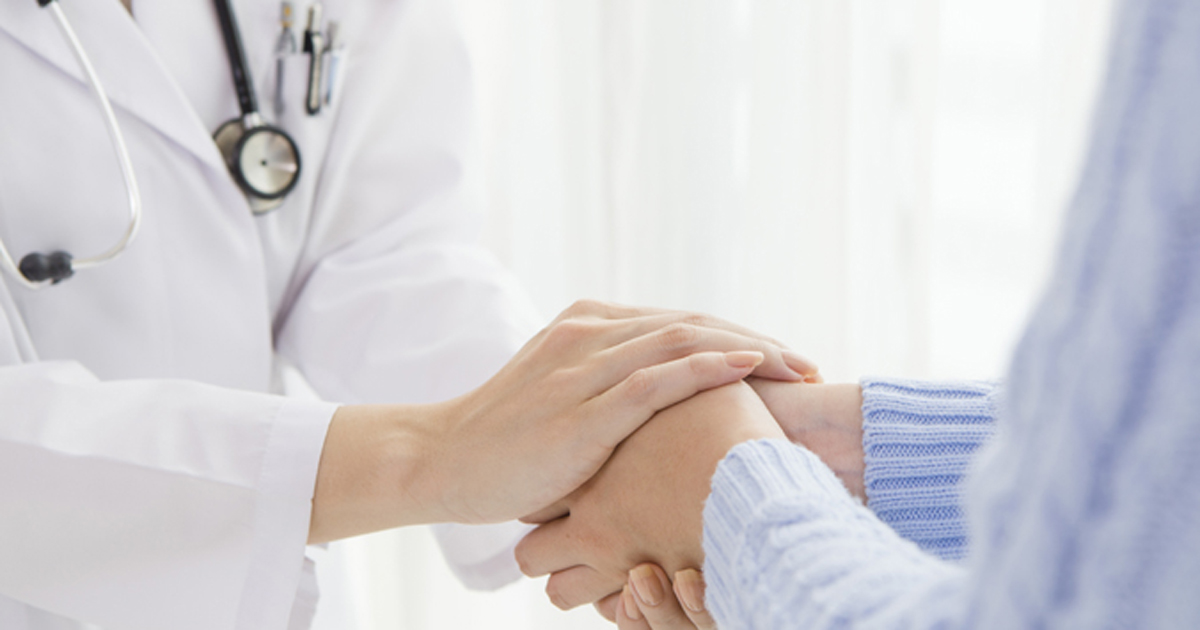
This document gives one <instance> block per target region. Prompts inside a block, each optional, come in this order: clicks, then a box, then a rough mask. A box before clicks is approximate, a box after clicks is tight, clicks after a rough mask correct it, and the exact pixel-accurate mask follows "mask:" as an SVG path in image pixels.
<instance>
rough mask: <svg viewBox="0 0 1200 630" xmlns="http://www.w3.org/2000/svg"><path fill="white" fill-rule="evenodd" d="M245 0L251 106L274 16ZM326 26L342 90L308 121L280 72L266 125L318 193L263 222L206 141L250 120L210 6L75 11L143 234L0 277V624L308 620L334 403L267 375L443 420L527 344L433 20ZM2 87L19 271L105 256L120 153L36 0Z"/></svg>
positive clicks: (4, 18)
mask: <svg viewBox="0 0 1200 630" xmlns="http://www.w3.org/2000/svg"><path fill="white" fill-rule="evenodd" d="M234 4H235V6H236V9H237V11H238V17H239V20H240V22H241V26H242V31H243V35H244V38H245V40H246V48H247V51H248V54H249V57H250V61H251V65H252V69H253V71H254V72H255V73H256V74H255V79H256V84H257V86H258V92H259V95H260V100H261V101H262V102H263V103H264V104H265V103H268V102H269V101H268V99H267V98H266V95H268V94H270V93H271V86H272V85H273V83H274V81H275V77H274V72H273V68H274V64H273V59H272V58H271V51H272V50H273V40H274V37H275V35H276V33H277V29H278V21H277V20H278V11H279V5H278V3H277V2H275V1H273V0H243V1H239V2H235V3H234ZM325 5H326V14H327V16H328V17H329V18H330V19H337V20H340V21H341V26H342V30H343V33H344V34H345V35H346V42H347V45H348V46H349V49H348V53H349V54H350V57H349V59H348V60H347V61H348V62H347V63H346V64H345V66H344V69H345V76H344V84H343V86H342V87H343V89H342V93H341V94H340V95H339V98H338V101H337V103H338V104H337V105H336V106H335V107H334V108H333V109H332V111H328V112H326V113H325V114H323V115H322V116H320V117H316V118H307V117H305V116H303V115H302V114H301V107H300V106H299V103H301V100H300V99H301V91H302V89H303V86H302V85H301V82H300V81H299V80H297V77H298V76H299V75H300V74H301V72H302V70H301V67H302V65H306V64H307V58H306V57H304V58H302V57H300V56H297V57H296V58H291V59H288V60H287V61H286V65H287V66H288V69H287V73H288V74H287V77H288V78H289V79H290V81H289V83H287V84H286V87H287V88H288V90H289V94H290V98H291V102H292V104H293V107H292V108H290V109H289V110H288V112H286V113H285V114H284V116H283V119H282V120H280V121H277V122H279V123H280V124H281V125H282V126H284V127H285V128H287V129H288V130H289V132H290V133H292V134H293V136H294V137H295V138H296V140H297V141H298V143H299V145H300V147H301V150H302V152H303V168H304V172H303V174H302V179H301V183H300V186H299V187H298V188H297V189H296V190H295V191H294V192H293V193H292V195H291V196H290V197H289V198H288V200H287V202H286V203H285V204H284V206H283V207H282V208H280V209H279V210H278V211H276V212H275V213H273V214H271V215H269V216H267V217H264V218H260V219H255V218H252V217H251V214H250V212H249V210H248V208H247V205H246V201H245V199H244V198H243V196H242V194H241V192H240V191H239V190H238V189H237V188H236V186H235V185H234V183H233V181H232V179H231V177H230V175H229V174H228V172H227V171H226V169H225V166H224V164H223V163H222V161H221V158H220V156H219V155H218V154H217V151H216V149H215V147H214V145H213V143H212V140H211V139H210V133H211V132H212V131H213V130H214V129H215V128H216V127H217V125H218V124H219V123H221V122H223V121H224V120H226V119H228V118H231V117H233V116H234V115H236V100H235V98H234V94H233V86H232V82H231V80H230V77H229V70H228V65H227V61H226V57H225V54H224V51H223V49H222V43H221V39H220V36H219V32H218V29H217V25H216V19H215V15H214V14H213V10H212V6H211V3H205V2H185V3H181V2H177V1H176V0H139V2H138V4H137V7H136V15H137V18H138V22H137V23H135V22H134V21H133V19H132V18H131V16H130V15H129V14H128V13H127V12H125V10H124V9H123V8H122V7H121V5H120V4H119V3H116V2H70V3H66V4H65V6H64V10H65V11H66V12H67V14H68V15H69V17H70V18H71V20H72V21H73V23H74V25H75V28H76V30H77V31H78V32H79V34H80V37H81V39H82V40H83V43H84V44H85V46H86V47H87V49H88V51H89V52H90V53H91V56H92V59H93V62H94V63H95V65H96V68H97V70H98V72H99V74H100V75H101V77H102V78H103V79H104V80H105V82H106V87H107V88H108V91H109V93H110V95H111V97H112V100H113V103H114V106H115V108H116V111H117V115H118V118H119V120H120V122H121V124H122V127H123V129H124V131H125V134H126V139H127V141H128V144H129V148H130V153H131V156H132V158H133V162H134V166H135V169H136V171H137V174H138V177H139V180H140V181H141V184H142V193H143V197H144V199H145V206H146V215H145V222H144V224H143V228H142V231H141V234H140V235H139V238H138V241H137V242H136V243H135V245H134V246H133V247H131V248H130V250H129V251H128V252H127V253H126V254H125V255H123V256H121V257H120V258H119V259H117V260H116V261H115V262H113V263H112V264H110V265H106V266H104V267H101V268H98V269H96V270H91V271H86V272H81V273H80V274H78V275H77V276H76V277H75V278H73V279H71V280H69V281H67V282H65V283H63V284H61V285H59V286H55V287H52V288H48V289H45V290H42V291H36V292H35V291H29V290H26V289H24V288H22V287H19V286H17V285H16V284H15V283H13V282H11V281H9V280H8V279H5V280H4V283H3V284H0V365H3V366H5V367H3V368H0V407H2V408H3V409H4V418H3V421H0V452H2V453H3V454H2V455H0V468H2V469H3V474H0V627H3V628H4V629H5V630H9V629H12V630H24V629H26V628H29V629H33V628H37V629H43V628H59V627H77V624H74V623H71V622H67V621H65V620H64V619H62V618H61V617H57V616H55V615H61V616H66V617H71V618H77V619H82V620H85V621H88V622H93V623H99V624H101V625H103V626H104V627H106V628H109V629H111V630H116V629H122V630H125V629H134V630H136V629H139V628H155V629H160V628H172V629H176V630H188V629H197V630H199V629H204V630H214V629H221V628H239V629H254V630H272V629H282V628H285V627H287V626H288V620H289V617H291V616H293V615H295V619H301V618H304V617H307V616H308V615H310V614H311V608H312V603H313V602H312V600H313V598H314V596H315V588H313V584H312V582H311V580H309V579H308V578H304V577H303V576H304V575H305V570H304V569H303V567H304V540H305V537H306V534H307V529H308V517H309V510H310V507H311V506H310V500H311V493H312V484H313V480H314V475H315V471H316V466H317V462H318V458H319V454H320V448H321V445H322V441H323V438H324V432H325V428H326V426H327V423H328V421H329V418H330V416H331V414H332V410H333V406H332V405H331V404H328V403H314V402H301V401H288V400H286V399H284V398H281V397H277V396H272V395H268V394H267V393H266V392H269V391H271V390H272V382H273V381H274V382H277V381H278V375H277V374H276V365H277V364H278V363H280V361H278V359H286V361H287V362H289V363H291V364H293V365H294V366H295V367H296V368H297V369H298V370H299V372H301V373H302V374H303V375H304V376H305V377H306V378H307V380H308V382H309V383H310V384H311V385H312V387H313V388H314V389H315V391H316V392H317V393H318V394H320V395H321V396H322V397H324V398H325V399H326V400H336V401H339V402H366V401H370V402H387V401H398V402H421V401H431V400H438V399H444V398H447V397H451V396H455V395H458V394H460V393H462V392H464V391H466V390H467V389H469V388H471V387H473V386H475V385H477V384H478V383H480V382H482V381H483V380H484V379H485V378H486V377H487V376H489V375H490V374H492V373H493V372H494V371H495V370H496V369H497V368H498V367H499V366H500V365H502V363H503V362H504V361H505V360H506V359H507V358H508V357H509V356H510V355H511V354H512V353H513V352H514V351H515V350H516V349H517V348H518V347H519V345H520V343H522V342H523V341H524V339H526V338H527V337H528V336H529V334H531V333H532V332H533V331H534V330H535V328H536V323H537V321H538V320H537V318H536V316H535V315H534V314H533V312H532V310H531V309H530V307H529V306H528V304H527V303H526V301H525V298H524V297H523V294H522V293H521V292H520V291H519V290H518V289H517V288H516V286H515V284H514V283H513V282H512V280H511V279H510V278H509V277H508V276H507V275H506V274H505V273H504V272H502V271H501V270H500V269H499V267H498V266H497V265H496V263H495V261H494V260H493V258H491V257H490V256H489V255H487V254H486V253H484V252H483V251H482V250H480V248H479V247H478V246H476V245H475V238H476V234H477V232H478V227H479V221H480V219H479V216H478V215H477V214H476V213H475V212H474V211H473V210H472V208H471V207H470V204H469V203H467V202H466V200H464V198H463V197H462V196H461V195H460V183H461V180H462V174H463V170H464V166H463V160H464V153H465V146H466V143H465V140H466V138H467V131H468V129H469V124H468V122H467V121H468V120H469V102H470V83H469V75H468V72H467V66H466V55H465V52H464V50H463V48H462V46H461V42H460V40H459V38H458V37H457V35H456V32H455V30H454V24H453V21H452V20H451V19H450V16H449V15H448V11H447V10H446V9H445V7H444V3H442V2H438V1H436V0H405V1H393V0H377V1H363V0H353V1H348V0H347V1H337V0H330V1H328V2H326V3H325ZM0 83H2V84H4V85H8V86H20V89H16V90H11V91H6V95H8V96H6V97H5V99H4V101H3V103H0V237H3V238H4V239H5V242H6V243H7V244H8V245H9V246H10V247H11V248H12V250H13V251H14V252H15V253H16V254H17V255H18V256H20V255H23V254H24V253H25V252H29V251H35V250H36V251H48V250H53V249H56V248H64V249H68V250H70V251H72V252H76V253H78V254H81V255H86V253H90V252H94V251H97V250H99V249H102V248H104V247H107V246H108V245H109V244H111V242H113V241H114V240H115V238H116V235H118V234H119V232H120V230H122V229H124V221H123V219H122V213H123V212H124V207H123V206H122V195H123V192H122V189H121V180H120V177H119V174H118V172H117V170H116V165H115V161H114V158H113V156H112V149H111V147H110V144H109V141H108V139H107V137H106V136H105V129H104V126H103V124H102V121H101V120H100V118H99V116H98V114H97V111H96V106H95V104H94V102H93V101H92V100H91V97H90V96H89V94H88V92H87V91H86V88H85V86H84V85H83V83H82V82H81V81H80V80H79V71H78V69H77V68H76V65H75V61H74V60H73V59H72V58H71V53H70V50H69V48H68V47H67V46H66V45H65V43H64V42H62V40H61V38H60V35H59V34H58V32H57V31H56V29H55V27H54V24H53V22H52V21H51V19H50V18H49V16H47V15H44V14H43V13H41V12H40V10H39V9H38V7H37V5H36V3H34V2H4V3H0ZM264 109H267V108H264ZM270 117H271V116H270V115H269V111H268V118H270ZM277 353H278V354H277ZM273 374H274V376H273ZM298 593H299V595H298ZM31 606H36V607H40V608H41V609H45V611H49V613H52V614H49V613H47V612H45V611H42V610H36V609H34V608H31ZM295 619H294V620H295ZM298 623H300V624H301V625H303V622H298Z"/></svg>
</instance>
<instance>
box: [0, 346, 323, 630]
mask: <svg viewBox="0 0 1200 630" xmlns="http://www.w3.org/2000/svg"><path fill="white" fill-rule="evenodd" d="M0 401H2V402H0V408H2V409H3V410H4V421H3V422H0V593H2V594H3V596H5V597H7V598H11V599H13V600H17V601H20V602H23V603H25V604H28V605H30V606H34V607H37V608H41V609H44V610H46V611H49V612H52V613H55V614H58V615H62V616H65V617H69V618H73V619H79V620H83V621H86V622H90V623H96V624H99V625H101V626H103V627H106V628H122V629H126V630H140V629H145V630H151V629H155V630H158V629H161V628H172V629H174V630H219V629H231V630H232V629H236V630H256V629H261V628H283V627H286V626H287V622H288V618H289V615H290V614H291V613H292V609H293V605H294V602H295V599H296V594H297V586H298V584H299V581H300V576H301V573H302V564H303V561H304V545H305V541H306V539H307V536H308V523H309V516H310V513H311V507H312V494H313V486H314V483H315V479H316V471H317V465H318V462H319V459H320V452H321V447H322V444H323V442H324V438H325V432H326V430H327V428H328V425H329V421H330V419H331V417H332V414H333V410H334V406H333V405H330V404H327V403H320V402H299V401H291V400H287V399H284V398H281V397H276V396H270V395H265V394H255V393H247V392H240V391H233V390H229V389H223V388H219V387H213V386H208V385H201V384H198V383H195V382H185V381H166V380H135V381H110V382H102V381H100V380H98V379H97V378H96V377H95V376H93V375H92V374H91V373H90V372H88V371H87V370H85V369H84V368H83V367H81V366H80V365H79V364H77V363H71V362H62V363H57V362H42V363H28V364H18V365H11V366H4V367H0ZM131 603H135V604H131Z"/></svg>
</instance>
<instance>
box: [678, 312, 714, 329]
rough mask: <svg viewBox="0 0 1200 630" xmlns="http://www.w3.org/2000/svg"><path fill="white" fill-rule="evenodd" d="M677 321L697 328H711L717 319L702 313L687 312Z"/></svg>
mask: <svg viewBox="0 0 1200 630" xmlns="http://www.w3.org/2000/svg"><path fill="white" fill-rule="evenodd" d="M679 323H681V324H688V325H689V326H695V327H697V328H712V327H715V325H716V323H717V319H716V318H715V317H712V316H710V315H705V314H704V313H687V314H685V315H684V316H683V318H682V319H680V320H679Z"/></svg>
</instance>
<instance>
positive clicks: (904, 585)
mask: <svg viewBox="0 0 1200 630" xmlns="http://www.w3.org/2000/svg"><path fill="white" fill-rule="evenodd" d="M704 552H705V561H704V575H705V579H706V580H707V582H708V590H707V605H708V609H709V610H710V611H711V612H712V614H713V616H714V618H715V619H716V620H717V622H718V623H719V624H720V627H722V628H726V629H727V630H728V629H736V628H754V629H763V630H767V629H775V628H827V627H855V628H869V627H937V626H939V625H945V624H947V623H948V622H953V620H955V619H957V618H958V617H959V615H960V614H961V611H960V610H959V607H960V606H961V602H962V601H963V600H964V599H965V598H964V597H963V596H962V595H963V593H962V591H963V590H964V589H965V587H966V578H965V576H966V574H965V570H964V569H963V568H961V567H959V566H958V565H956V564H952V563H948V562H945V561H942V560H939V559H937V558H935V557H933V556H931V555H928V554H926V553H924V552H923V551H921V549H920V548H919V547H917V545H916V544H914V543H912V542H910V541H906V540H904V539H902V538H900V536H899V535H898V534H897V533H896V532H895V530H893V529H892V528H890V527H888V526H887V525H886V524H884V523H883V522H882V521H880V520H879V519H878V518H877V517H876V516H875V515H874V514H873V513H872V512H871V511H870V510H868V509H866V508H865V507H863V506H862V505H860V504H859V503H858V502H857V501H856V500H854V499H853V498H852V497H851V496H850V494H849V493H848V492H847V491H846V489H845V487H844V486H843V485H842V484H841V482H840V481H838V479H837V477H836V476H834V474H833V472H832V471H830V470H829V469H828V468H827V467H826V466H825V465H824V464H823V463H822V462H821V460H820V459H819V458H818V457H817V456H815V455H813V454H812V453H810V452H809V451H807V450H805V449H804V448H802V447H798V446H795V445H792V444H789V443H787V442H783V441H777V440H760V441H757V442H747V443H744V444H741V445H739V446H737V447H735V448H734V449H733V450H731V451H730V453H729V455H728V456H726V458H725V460H724V461H722V462H721V464H720V466H719V467H718V468H717V472H716V474H715V475H714V476H713V482H712V494H711V495H710V496H709V498H708V501H707V503H706V504H705V508H704Z"/></svg>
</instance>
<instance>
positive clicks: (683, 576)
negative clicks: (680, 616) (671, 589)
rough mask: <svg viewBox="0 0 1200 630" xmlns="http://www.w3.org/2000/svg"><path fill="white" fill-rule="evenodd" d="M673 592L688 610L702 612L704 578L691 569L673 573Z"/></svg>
mask: <svg viewBox="0 0 1200 630" xmlns="http://www.w3.org/2000/svg"><path fill="white" fill-rule="evenodd" d="M675 594H676V595H678V596H679V601H680V602H682V603H683V605H684V606H685V607H686V608H687V609H688V610H690V611H692V612H695V613H702V612H704V578H703V577H701V576H700V573H699V572H697V571H695V570H693V569H686V570H684V571H680V572H679V573H676V574H675Z"/></svg>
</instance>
